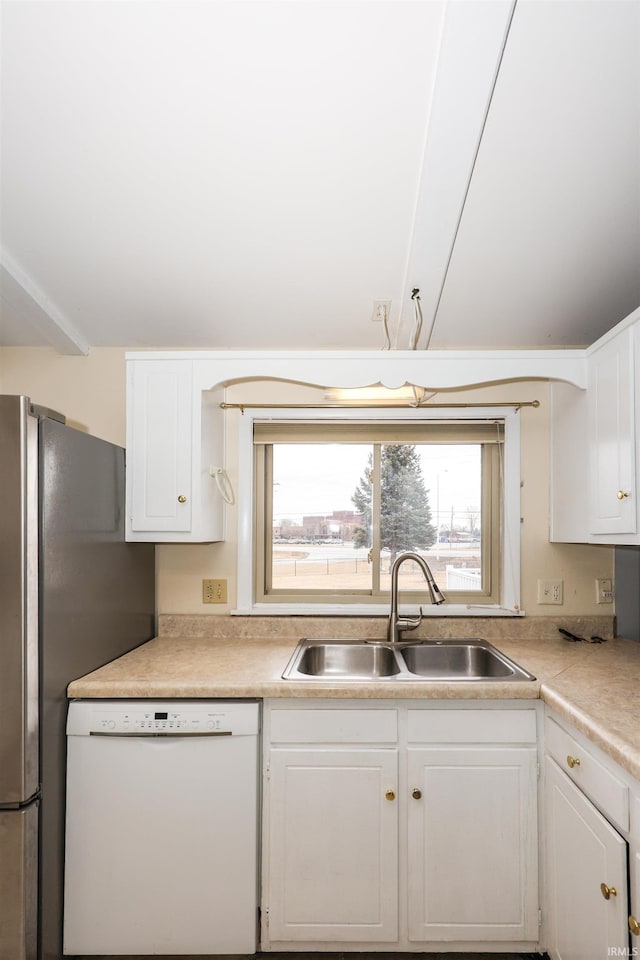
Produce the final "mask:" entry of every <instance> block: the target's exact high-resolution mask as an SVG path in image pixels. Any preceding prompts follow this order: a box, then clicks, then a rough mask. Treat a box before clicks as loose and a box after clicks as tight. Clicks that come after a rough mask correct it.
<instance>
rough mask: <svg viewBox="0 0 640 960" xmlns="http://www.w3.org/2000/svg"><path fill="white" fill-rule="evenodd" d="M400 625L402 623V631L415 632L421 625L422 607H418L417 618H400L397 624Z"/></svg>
mask: <svg viewBox="0 0 640 960" xmlns="http://www.w3.org/2000/svg"><path fill="white" fill-rule="evenodd" d="M400 623H402V629H403V630H415V628H416V627H419V626H420V624H421V623H422V607H420V613H419V614H418V616H417V617H400V618H399V619H398V624H400Z"/></svg>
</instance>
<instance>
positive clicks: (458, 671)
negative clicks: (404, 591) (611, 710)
mask: <svg viewBox="0 0 640 960" xmlns="http://www.w3.org/2000/svg"><path fill="white" fill-rule="evenodd" d="M282 676H283V679H285V680H325V681H331V682H332V683H333V682H353V681H358V680H366V681H385V680H386V681H387V682H394V683H395V682H398V681H407V680H410V681H414V682H415V681H418V682H419V681H440V682H447V683H448V682H456V681H461V680H462V681H475V682H486V681H497V680H503V681H505V680H535V679H536V678H535V677H534V676H533V675H532V674H530V673H529V672H528V671H527V670H524V669H523V668H522V667H521V666H519V665H518V664H517V663H515V662H514V661H513V660H511V659H510V658H509V657H507V656H505V654H504V653H502V652H501V651H500V650H498V649H496V647H494V646H492V644H490V643H489V642H488V641H487V640H418V641H406V640H403V641H400V642H399V643H397V644H396V643H394V644H390V643H387V642H384V641H379V640H355V639H332V640H314V639H305V640H301V641H300V643H299V644H298V646H297V647H296V649H295V651H294V654H293V656H292V657H291V660H290V661H289V663H288V664H287V667H286V669H285V671H284V673H283V674H282Z"/></svg>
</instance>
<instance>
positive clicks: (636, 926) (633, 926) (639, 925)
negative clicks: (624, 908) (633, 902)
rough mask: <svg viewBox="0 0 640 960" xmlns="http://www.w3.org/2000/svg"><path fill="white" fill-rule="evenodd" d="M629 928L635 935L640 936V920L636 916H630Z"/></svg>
mask: <svg viewBox="0 0 640 960" xmlns="http://www.w3.org/2000/svg"><path fill="white" fill-rule="evenodd" d="M629 930H631V933H632V934H633V935H634V937H640V921H638V920H636V918H635V917H629Z"/></svg>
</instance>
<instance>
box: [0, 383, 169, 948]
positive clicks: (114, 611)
mask: <svg viewBox="0 0 640 960" xmlns="http://www.w3.org/2000/svg"><path fill="white" fill-rule="evenodd" d="M154 625H155V571H154V547H153V545H151V544H138V543H135V544H133V543H125V541H124V450H122V449H121V448H120V447H117V446H114V445H113V444H110V443H107V442H105V441H104V440H99V439H97V438H96V437H91V436H89V435H88V434H86V433H83V432H81V431H79V430H74V429H72V428H71V427H68V426H66V425H65V423H64V418H63V417H61V416H59V415H58V414H55V413H52V412H51V411H48V410H44V409H43V408H38V407H34V406H33V405H32V404H31V403H30V401H29V398H28V397H18V396H0V960H36V958H39V960H59V958H60V957H62V910H63V895H62V893H63V856H64V793H65V790H64V786H65V746H66V743H65V721H66V715H67V701H66V688H67V684H68V683H69V681H70V680H73V679H74V678H76V677H79V676H82V675H83V674H85V673H87V672H89V671H91V670H93V669H95V668H97V667H99V666H102V664H104V663H107V662H108V661H109V660H112V659H114V657H117V656H119V655H120V654H122V653H124V652H125V651H127V650H130V649H132V648H133V647H135V646H137V645H138V644H140V643H142V642H144V641H145V640H148V639H149V638H150V637H152V636H153V633H154Z"/></svg>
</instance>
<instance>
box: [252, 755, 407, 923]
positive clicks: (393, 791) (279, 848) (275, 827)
mask: <svg viewBox="0 0 640 960" xmlns="http://www.w3.org/2000/svg"><path fill="white" fill-rule="evenodd" d="M269 780H270V810H271V813H270V818H269V847H270V850H271V854H272V857H271V870H270V877H269V881H270V911H269V921H270V935H271V937H272V939H275V940H340V941H348V940H357V941H371V940H376V941H385V942H387V941H393V942H395V941H396V940H397V938H398V910H397V902H398V866H397V860H398V842H397V832H398V814H397V810H398V805H397V789H398V751H397V750H396V749H381V750H376V749H367V748H364V747H363V748H361V749H339V748H337V747H332V746H326V747H324V746H321V745H318V746H314V747H308V748H306V749H302V750H295V749H294V750H289V749H285V748H277V747H276V748H274V749H273V750H272V751H271V754H270V760H269Z"/></svg>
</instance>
